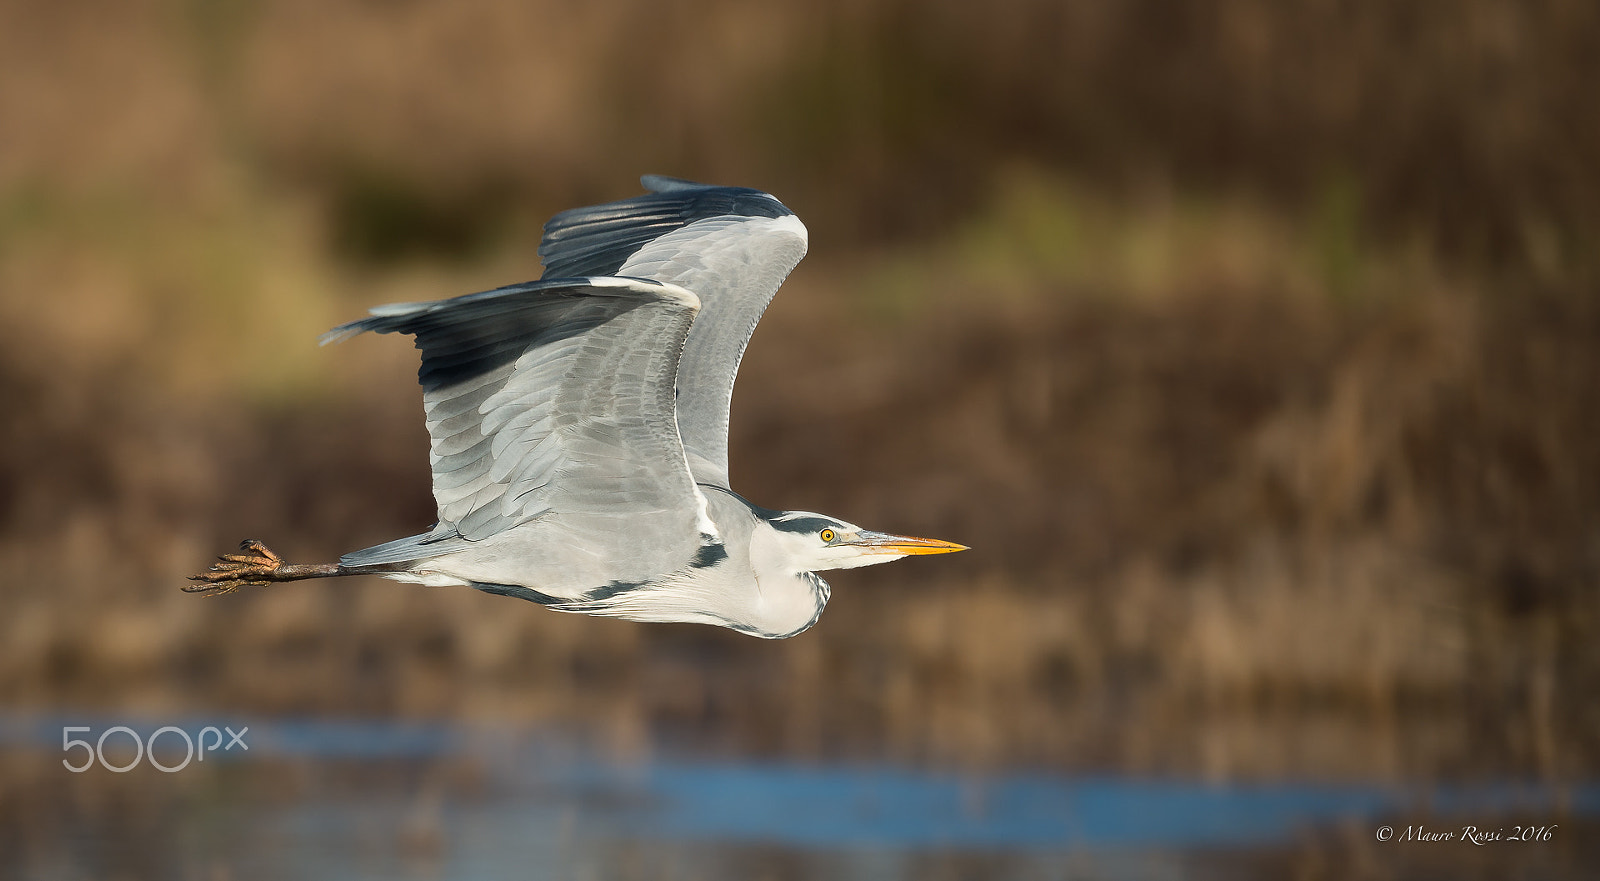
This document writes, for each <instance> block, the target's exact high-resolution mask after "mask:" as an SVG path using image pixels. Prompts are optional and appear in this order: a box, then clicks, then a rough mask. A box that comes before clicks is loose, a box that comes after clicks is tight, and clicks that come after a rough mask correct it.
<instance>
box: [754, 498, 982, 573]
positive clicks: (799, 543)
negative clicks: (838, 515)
mask: <svg viewBox="0 0 1600 881" xmlns="http://www.w3.org/2000/svg"><path fill="white" fill-rule="evenodd" d="M766 523H767V525H769V526H770V527H772V531H771V533H770V534H769V536H768V537H767V538H768V541H767V542H762V544H768V545H769V547H767V548H764V549H763V550H766V551H767V552H768V553H769V554H771V555H772V556H774V557H777V558H778V559H776V560H772V561H771V562H773V563H776V564H779V565H781V566H783V567H784V568H789V569H791V570H792V571H795V572H820V571H823V570H825V569H854V568H856V567H857V566H871V565H873V564H875V563H887V562H889V561H890V560H898V559H900V558H901V557H906V556H911V555H913V554H948V553H951V552H953V551H964V550H966V549H967V547H966V545H958V544H956V543H954V542H948V541H939V540H938V539H934V538H916V537H914V536H909V535H893V534H891V533H887V532H873V531H871V530H869V529H862V528H861V527H859V526H856V525H855V524H853V523H846V522H844V521H843V520H836V519H834V518H832V517H828V516H826V515H823V514H812V513H810V512H809V511H785V512H782V513H780V514H776V515H775V516H771V517H768V518H766ZM752 550H753V551H754V550H755V549H754V548H752Z"/></svg>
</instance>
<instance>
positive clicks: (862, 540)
mask: <svg viewBox="0 0 1600 881" xmlns="http://www.w3.org/2000/svg"><path fill="white" fill-rule="evenodd" d="M843 544H848V545H855V546H856V547H861V548H867V549H869V550H870V551H871V552H873V553H880V554H905V555H907V556H909V555H912V554H952V553H955V552H956V551H965V550H968V548H967V546H966V545H958V544H956V543H955V542H953V541H940V540H939V539H936V538H917V537H916V536H913V535H894V534H892V533H888V532H872V531H870V530H866V529H863V530H861V531H860V532H858V533H856V535H855V537H853V538H851V539H850V540H849V541H846V542H843Z"/></svg>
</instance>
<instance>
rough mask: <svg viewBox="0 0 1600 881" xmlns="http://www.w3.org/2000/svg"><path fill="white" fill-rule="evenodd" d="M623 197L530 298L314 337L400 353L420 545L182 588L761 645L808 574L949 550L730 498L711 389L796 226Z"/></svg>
mask: <svg viewBox="0 0 1600 881" xmlns="http://www.w3.org/2000/svg"><path fill="white" fill-rule="evenodd" d="M641 183H643V185H644V187H645V189H646V190H647V191H648V192H647V194H645V195H642V196H636V197H634V198H630V199H624V200H621V201H618V202H611V203H607V204H604V205H596V206H592V207H588V208H577V209H573V210H570V211H565V212H562V213H560V214H557V215H556V216H555V217H553V218H552V219H551V220H550V221H549V222H548V223H546V224H545V227H544V238H543V241H542V242H541V243H540V245H539V255H540V257H541V259H542V262H543V265H544V274H543V276H542V277H541V278H540V279H539V280H538V281H533V282H527V283H524V284H514V285H509V286H507V287H502V288H497V289H495V290H491V291H484V292H482V293H476V294H468V295H465V296H460V297H455V298H453V299H448V300H439V301H435V302H426V303H400V304H393V305H387V306H378V307H376V308H374V309H372V310H371V311H370V315H369V317H367V318H363V319H360V320H358V321H352V322H350V323H348V324H344V325H341V326H339V327H336V328H334V329H333V330H331V331H329V332H328V333H326V334H324V335H323V337H322V342H323V343H324V344H326V343H329V342H334V341H338V340H343V339H346V338H348V337H352V336H355V335H357V334H361V333H365V332H367V331H372V332H375V333H401V334H410V335H413V336H414V337H415V338H416V345H417V348H418V349H420V350H421V352H422V368H421V371H420V373H419V375H418V378H419V381H420V382H421V384H422V389H423V405H424V410H425V412H426V419H427V428H428V437H429V442H430V448H431V449H430V457H429V458H430V460H431V463H432V471H433V494H434V499H435V501H436V502H437V503H438V522H437V524H436V525H435V526H434V527H433V528H432V529H430V530H429V531H427V532H424V533H421V534H419V535H412V536H408V537H406V538H400V539H396V540H394V541H390V542H385V543H383V544H380V545H376V546H374V547H370V548H367V549H365V550H359V551H355V552H353V553H349V554H345V555H344V556H343V557H341V558H340V559H339V562H338V563H326V564H312V565H293V564H289V563H286V562H284V561H283V560H282V558H280V557H279V556H278V555H277V554H275V553H273V552H272V551H271V550H269V549H268V548H267V547H266V546H265V545H263V544H262V543H261V542H258V541H253V540H247V541H245V542H243V543H242V544H241V545H240V551H239V553H236V554H228V555H225V556H223V557H220V558H219V561H218V562H217V563H216V564H215V565H213V566H212V567H211V568H210V569H209V570H208V571H206V572H203V573H201V574H199V575H195V576H192V578H191V580H192V581H195V582H197V583H196V584H193V585H188V586H186V587H185V588H184V589H185V590H188V591H191V592H198V593H208V594H213V595H215V594H223V593H228V592H231V591H233V590H236V589H238V588H239V587H241V586H243V585H264V584H269V583H272V582H281V581H296V580H300V579H305V578H325V577H333V576H344V575H362V574H371V575H380V576H383V577H386V578H391V579H394V580H397V581H404V582H414V583H419V584H424V585H433V586H445V585H464V586H470V587H474V588H477V589H478V590H482V591H486V592H488V593H493V594H500V595H503V596H509V597H517V598H520V599H524V600H531V601H533V602H536V603H539V604H541V605H544V606H546V607H548V608H551V609H556V610H559V611H563V612H581V613H587V614H590V615H604V616H612V617H617V618H626V619H631V620H634V621H682V622H698V623H704V624H714V625H721V626H724V627H730V628H733V629H734V630H738V631H741V632H743V633H748V634H751V635H754V636H760V637H768V638H780V637H787V636H793V635H795V634H797V633H800V632H801V631H803V630H805V629H807V628H809V627H810V626H811V625H812V624H814V623H816V621H817V618H818V616H819V615H821V614H822V608H823V606H824V605H825V604H826V603H827V601H828V596H829V588H828V584H827V582H825V581H823V580H822V579H821V578H819V577H817V575H816V574H815V573H816V572H818V571H822V570H828V569H847V568H853V567H857V566H868V565H873V564H876V563H886V562H889V561H890V560H896V559H899V558H901V557H905V556H907V555H911V554H941V553H948V552H951V551H960V550H965V548H964V547H963V546H962V545H958V544H954V543H952V542H945V541H938V540H935V539H926V538H916V537H912V536H903V535H893V534H890V533H885V532H873V531H871V530H867V529H863V528H861V527H859V526H856V525H854V524H852V523H847V522H845V521H843V520H839V519H836V518H833V517H828V516H825V515H822V514H814V513H810V512H807V511H776V510H770V509H767V508H762V507H760V506H757V505H754V504H752V503H750V502H748V501H746V500H745V499H744V498H743V497H742V496H740V495H739V494H738V493H736V492H734V491H733V489H732V488H731V486H730V485H729V480H728V411H729V402H730V399H731V396H732V392H733V384H734V376H735V374H736V373H737V371H738V368H739V362H740V360H741V359H742V358H743V356H744V350H745V346H746V344H747V343H748V342H749V340H750V335H751V334H752V332H754V330H755V327H756V322H757V321H758V320H760V318H761V315H762V313H763V312H764V311H765V310H766V307H767V304H768V303H769V302H770V301H771V300H772V297H773V295H774V294H776V293H777V290H778V286H779V285H780V284H782V282H783V280H784V279H785V278H786V277H787V276H788V274H789V272H790V270H792V269H793V268H794V267H795V265H796V264H798V263H799V262H800V258H801V257H803V256H805V253H806V244H807V235H806V228H805V226H804V225H802V224H801V223H800V220H799V218H797V217H795V215H794V213H793V212H792V211H790V210H789V209H788V208H786V207H784V205H783V204H782V203H781V202H779V201H778V200H777V199H776V198H774V197H773V196H771V195H768V194H767V193H764V192H761V191H759V190H754V189H748V188H743V187H724V186H709V185H705V184H698V183H693V182H690V181H684V180H678V179H675V178H668V177H661V176H656V175H647V176H645V177H644V178H642V179H641Z"/></svg>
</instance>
